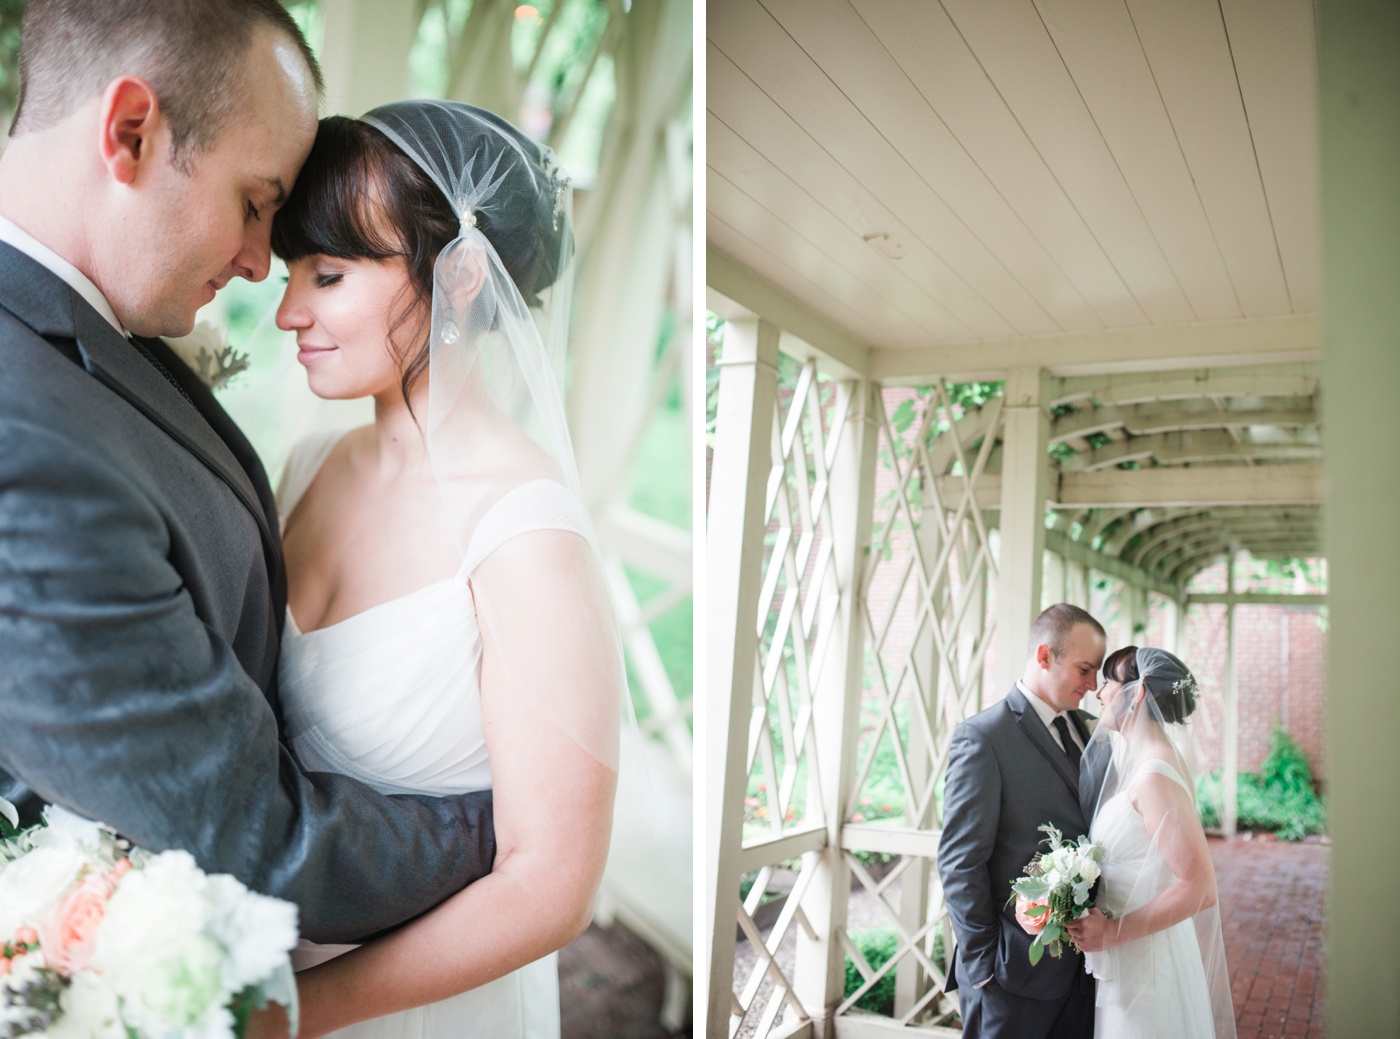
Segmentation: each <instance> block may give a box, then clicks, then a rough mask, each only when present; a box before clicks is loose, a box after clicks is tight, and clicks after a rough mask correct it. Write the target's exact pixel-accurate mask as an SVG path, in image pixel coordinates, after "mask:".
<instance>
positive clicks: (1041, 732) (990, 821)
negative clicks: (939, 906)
mask: <svg viewBox="0 0 1400 1039" xmlns="http://www.w3.org/2000/svg"><path fill="white" fill-rule="evenodd" d="M1073 716H1074V721H1075V725H1076V727H1077V728H1078V729H1079V735H1080V738H1081V739H1082V740H1083V741H1084V743H1085V744H1086V745H1087V744H1088V742H1089V730H1088V727H1087V725H1086V724H1085V719H1086V718H1087V717H1088V716H1087V715H1084V714H1083V712H1079V711H1076V712H1074V715H1073ZM1043 823H1054V824H1055V825H1056V826H1058V827H1059V828H1060V830H1061V831H1062V832H1063V834H1064V836H1065V838H1066V839H1067V840H1073V839H1074V838H1076V837H1078V836H1080V835H1081V834H1085V833H1088V832H1089V831H1088V826H1087V825H1086V821H1085V814H1084V811H1083V809H1082V808H1081V806H1080V801H1079V771H1078V769H1076V768H1075V767H1074V766H1073V765H1072V764H1071V762H1070V759H1069V757H1068V755H1066V754H1065V752H1064V751H1063V750H1061V749H1060V746H1059V744H1057V743H1056V742H1055V739H1054V737H1053V736H1051V735H1050V731H1049V730H1048V729H1047V728H1046V727H1045V724H1044V723H1043V722H1042V721H1041V720H1040V718H1039V716H1038V715H1037V714H1036V713H1035V711H1034V710H1033V709H1032V708H1031V706H1030V704H1028V703H1027V702H1026V698H1025V696H1024V695H1022V693H1021V691H1020V690H1019V689H1016V688H1013V689H1012V690H1011V692H1010V693H1008V694H1007V696H1006V699H1004V700H1002V701H1001V702H1000V703H997V704H993V705H992V706H991V707H988V708H987V709H986V710H985V711H983V712H982V713H980V714H977V715H974V716H973V717H971V718H969V719H968V720H967V721H965V722H963V723H962V724H961V725H959V726H958V727H957V729H956V730H955V731H954V733H953V742H952V746H951V747H950V749H949V751H948V772H947V777H946V779H945V781H944V787H943V835H942V837H941V839H940V840H939V844H938V875H939V878H940V879H941V881H942V883H943V893H944V897H945V899H946V901H947V905H948V914H949V916H950V917H951V918H952V921H953V931H954V933H955V934H956V935H957V939H958V949H957V956H956V960H957V966H956V970H957V977H956V980H957V982H958V984H960V985H964V986H973V985H977V984H978V983H980V982H982V981H984V980H985V979H987V978H995V979H996V983H997V984H998V985H999V986H1001V988H1003V989H1005V990H1006V991H1008V992H1011V993H1014V994H1015V995H1019V996H1025V997H1028V998H1031V999H1041V1000H1050V999H1059V998H1062V997H1063V996H1065V995H1066V993H1068V992H1069V990H1070V986H1071V984H1072V983H1073V982H1074V980H1075V976H1076V974H1077V973H1082V972H1083V970H1084V960H1083V957H1081V956H1077V955H1075V954H1074V953H1073V952H1072V951H1070V950H1066V952H1065V953H1064V955H1062V956H1061V957H1060V958H1059V959H1058V960H1056V959H1051V958H1050V957H1048V956H1047V957H1045V958H1044V959H1042V960H1041V961H1040V963H1039V964H1038V965H1037V966H1035V967H1032V966H1031V961H1030V945H1031V941H1032V940H1033V939H1032V937H1031V936H1030V935H1028V934H1026V932H1025V931H1023V930H1022V929H1021V926H1020V925H1019V924H1018V923H1016V914H1015V907H1014V906H1009V905H1008V904H1007V903H1008V900H1009V899H1010V897H1011V882H1012V881H1013V880H1015V879H1016V878H1017V877H1019V876H1021V875H1022V874H1023V873H1024V871H1025V868H1026V864H1027V863H1028V862H1030V861H1031V859H1032V858H1033V857H1034V856H1035V855H1036V854H1037V853H1038V852H1041V851H1044V850H1045V848H1044V847H1043V846H1042V845H1041V843H1040V842H1041V841H1042V840H1044V839H1045V834H1044V833H1042V832H1040V830H1038V829H1037V827H1039V826H1040V825H1041V824H1043Z"/></svg>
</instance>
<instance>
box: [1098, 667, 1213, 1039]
mask: <svg viewBox="0 0 1400 1039" xmlns="http://www.w3.org/2000/svg"><path fill="white" fill-rule="evenodd" d="M1135 656H1136V662H1137V669H1138V675H1139V677H1138V679H1137V680H1135V681H1132V682H1129V683H1126V684H1125V685H1124V686H1123V687H1122V689H1121V690H1120V691H1119V693H1118V695H1117V696H1116V697H1114V699H1113V701H1112V702H1111V703H1110V704H1109V705H1108V708H1107V709H1106V710H1105V712H1104V716H1103V717H1102V718H1101V719H1100V721H1099V724H1098V725H1097V727H1096V728H1095V730H1094V733H1093V736H1092V737H1091V739H1090V741H1089V746H1088V747H1086V748H1085V755H1084V776H1085V780H1086V787H1085V790H1086V794H1087V796H1086V800H1087V801H1088V803H1090V804H1092V805H1094V811H1093V815H1092V819H1093V822H1092V824H1091V833H1092V835H1093V836H1094V837H1095V839H1096V840H1101V841H1102V842H1103V843H1104V845H1105V848H1106V856H1105V860H1104V863H1103V882H1102V887H1101V889H1100V894H1099V899H1098V904H1099V907H1100V908H1101V909H1103V910H1104V911H1105V913H1106V914H1107V915H1109V916H1110V917H1111V918H1112V919H1110V922H1109V924H1108V926H1109V928H1112V927H1113V926H1114V924H1113V920H1115V919H1116V920H1121V919H1122V918H1123V917H1124V916H1126V915H1127V914H1129V913H1132V912H1134V911H1136V910H1138V909H1141V908H1142V907H1143V906H1145V905H1147V904H1148V903H1149V902H1151V901H1152V900H1153V899H1156V898H1158V897H1159V896H1161V895H1162V893H1163V892H1164V891H1166V890H1167V889H1168V888H1169V887H1171V886H1172V885H1173V884H1174V883H1176V882H1177V878H1176V877H1175V875H1174V874H1173V872H1172V870H1171V868H1170V867H1169V865H1168V861H1169V859H1171V858H1172V855H1173V852H1174V851H1175V850H1176V848H1175V847H1174V845H1177V844H1178V842H1186V841H1191V842H1203V840H1204V835H1203V831H1202V828H1201V822H1200V819H1199V816H1198V815H1197V812H1196V801H1195V787H1196V783H1195V780H1196V773H1195V769H1194V767H1193V766H1194V757H1195V756H1194V753H1193V746H1194V744H1193V741H1192V737H1191V731H1190V725H1189V724H1188V721H1187V719H1188V717H1189V715H1190V714H1191V713H1192V711H1193V710H1194V707H1195V704H1196V700H1197V687H1196V680H1195V678H1194V676H1193V675H1192V674H1191V672H1190V671H1189V670H1188V669H1187V668H1186V666H1185V664H1183V663H1182V662H1181V661H1180V660H1179V659H1178V658H1177V657H1176V656H1174V655H1173V654H1171V653H1168V652H1166V651H1165V650H1161V649H1154V648H1151V647H1142V648H1139V649H1138V650H1137V651H1136V655H1135ZM1152 776H1155V777H1157V781H1158V782H1168V783H1173V784H1176V786H1177V787H1180V788H1181V789H1180V792H1179V794H1177V795H1176V796H1175V800H1176V803H1178V804H1179V807H1178V808H1175V809H1172V810H1170V811H1168V812H1166V813H1165V815H1164V817H1163V818H1162V819H1161V820H1160V822H1157V823H1156V824H1155V825H1154V826H1153V827H1152V828H1151V830H1150V831H1149V829H1148V824H1147V822H1146V820H1145V819H1144V817H1143V816H1142V815H1141V814H1139V813H1138V812H1137V810H1136V809H1135V808H1134V807H1133V803H1132V801H1133V797H1134V793H1135V787H1137V785H1138V784H1141V783H1143V782H1144V781H1147V780H1148V777H1152ZM1093 786H1097V787H1098V790H1097V793H1096V794H1095V793H1094V791H1093V790H1092V787H1093ZM1175 788H1176V787H1173V788H1170V789H1175ZM1085 962H1086V968H1087V969H1088V970H1089V971H1090V972H1091V973H1093V974H1094V975H1095V976H1096V977H1097V978H1098V979H1099V996H1098V1003H1099V1008H1098V1016H1099V1018H1100V1019H1101V1020H1100V1024H1101V1025H1104V1026H1109V1024H1110V1022H1112V1023H1113V1025H1112V1027H1110V1028H1109V1029H1108V1030H1107V1031H1105V1030H1103V1029H1099V1030H1098V1031H1097V1032H1096V1034H1102V1035H1108V1036H1116V1035H1118V1034H1120V1032H1121V1033H1122V1034H1124V1035H1127V1034H1132V1035H1137V1034H1139V1033H1140V1032H1141V1029H1142V1028H1143V1027H1146V1028H1148V1029H1149V1031H1147V1032H1141V1034H1144V1035H1146V1034H1152V1032H1151V1031H1150V1030H1151V1029H1152V1028H1166V1029H1167V1031H1163V1032H1161V1033H1160V1034H1164V1035H1165V1034H1173V1035H1180V1036H1192V1037H1197V1036H1201V1037H1206V1036H1215V1037H1217V1039H1225V1037H1231V1039H1232V1037H1233V1036H1234V1035H1235V1018H1234V1008H1233V1003H1232V1000H1231V997H1230V981H1229V975H1228V972H1227V970H1226V966H1225V944H1224V938H1223V935H1222V932H1221V925H1220V909H1219V906H1218V905H1216V904H1211V905H1206V904H1204V902H1203V903H1202V904H1201V905H1200V906H1199V908H1197V909H1196V910H1195V912H1194V913H1193V914H1192V915H1191V916H1190V917H1189V918H1188V919H1187V920H1185V921H1183V922H1182V923H1180V924H1177V925H1175V926H1174V927H1171V928H1167V929H1166V930H1165V931H1161V932H1158V933H1156V934H1151V935H1147V936H1145V937H1143V938H1139V939H1137V940H1134V941H1130V942H1127V943H1124V944H1122V945H1117V946H1114V947H1112V948H1109V949H1106V950H1104V951H1102V952H1092V953H1087V954H1086V955H1085ZM1168 1022H1170V1024H1168ZM1113 1028H1117V1029H1118V1031H1114V1030H1113Z"/></svg>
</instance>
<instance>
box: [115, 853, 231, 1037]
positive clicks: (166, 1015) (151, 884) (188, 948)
mask: <svg viewBox="0 0 1400 1039" xmlns="http://www.w3.org/2000/svg"><path fill="white" fill-rule="evenodd" d="M207 884H208V878H207V877H205V876H204V874H203V873H201V872H200V870H199V867H198V866H196V865H195V862H194V859H193V857H191V856H190V855H189V854H187V853H186V852H183V851H167V852H163V853H161V854H160V855H157V856H155V857H154V858H152V859H151V861H150V864H149V865H148V866H147V867H146V868H145V869H144V870H140V871H137V872H133V873H130V874H128V875H127V876H126V877H125V878H123V880H122V883H121V885H120V886H119V887H118V888H117V890H116V893H115V894H114V895H113V896H112V900H111V902H109V903H108V905H107V914H106V918H105V919H104V920H103V923H102V928H101V930H100V931H99V932H98V937H97V948H96V950H95V951H94V953H93V957H92V967H93V969H94V970H97V971H100V972H101V973H102V974H103V975H104V976H105V977H106V979H107V981H108V982H109V983H110V984H111V986H112V987H113V988H114V989H115V990H116V991H117V992H118V993H120V994H121V997H122V1000H123V1007H124V1008H125V1013H126V1017H127V1023H128V1024H130V1025H132V1026H133V1027H135V1028H136V1029H137V1030H138V1031H140V1032H143V1033H144V1032H153V1033H158V1032H159V1031H160V1028H159V1027H157V1026H158V1025H164V1026H166V1027H169V1026H175V1027H177V1028H198V1027H200V1026H201V1025H202V1024H203V1023H204V1022H205V1021H206V1019H207V1018H208V1016H209V1015H210V1014H211V1013H212V1012H213V1011H215V1010H217V1009H218V1008H219V1007H221V1006H222V1005H223V1004H224V1003H225V1002H227V1001H228V998H229V996H230V995H231V993H229V992H226V991H225V990H224V988H223V986H222V984H221V979H220V969H221V967H222V963H223V959H224V955H223V950H222V949H220V948H219V946H218V945H217V944H216V943H215V942H214V941H212V940H211V939H210V938H209V937H208V936H207V935H206V934H205V933H204V928H205V925H206V923H207V914H208V902H207V898H206V887H207Z"/></svg>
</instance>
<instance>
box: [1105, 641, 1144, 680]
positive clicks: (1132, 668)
mask: <svg viewBox="0 0 1400 1039" xmlns="http://www.w3.org/2000/svg"><path fill="white" fill-rule="evenodd" d="M1103 674H1104V677H1105V678H1111V679H1113V680H1114V681H1115V682H1136V681H1137V680H1138V666H1137V647H1136V646H1124V647H1123V648H1122V649H1115V650H1114V651H1113V652H1112V653H1110V654H1109V655H1108V657H1107V658H1106V659H1105V660H1104V662H1103Z"/></svg>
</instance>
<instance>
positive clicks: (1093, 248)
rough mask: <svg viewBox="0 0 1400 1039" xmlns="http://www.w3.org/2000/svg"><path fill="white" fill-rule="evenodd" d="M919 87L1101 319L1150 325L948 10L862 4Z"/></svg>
mask: <svg viewBox="0 0 1400 1039" xmlns="http://www.w3.org/2000/svg"><path fill="white" fill-rule="evenodd" d="M852 6H853V7H854V8H855V10H856V12H857V13H858V14H859V15H860V17H861V18H862V19H863V20H864V21H865V23H866V24H867V25H868V26H869V27H870V29H871V31H872V32H874V33H875V35H876V36H877V37H878V38H879V40H880V42H881V43H882V44H883V45H884V47H885V49H886V50H887V51H888V53H889V57H890V58H891V59H893V61H894V62H895V63H896V64H897V65H898V66H899V69H900V71H902V72H903V73H904V75H906V76H908V77H909V80H910V82H911V83H913V85H914V86H915V87H916V88H917V89H918V91H919V93H920V94H921V95H922V97H923V98H924V100H925V101H926V102H927V103H928V105H929V106H931V107H932V109H933V110H934V111H935V112H936V113H937V115H938V118H939V119H940V120H941V121H942V123H943V124H944V125H945V126H946V127H947V128H948V130H949V131H950V132H951V134H952V135H953V137H954V138H955V139H956V140H957V142H958V144H959V145H960V146H961V147H962V148H964V149H966V151H967V153H968V155H970V156H971V157H972V159H973V160H974V161H975V162H976V163H977V165H978V167H979V168H980V169H981V170H982V171H983V173H984V174H985V175H986V177H987V178H988V180H990V181H991V183H993V184H994V185H995V186H996V188H997V190H998V191H999V192H1000V193H1001V195H1002V196H1003V197H1004V198H1005V199H1006V201H1007V204H1008V205H1009V206H1010V207H1011V208H1012V209H1014V210H1015V212H1016V214H1017V216H1018V217H1019V218H1020V219H1021V220H1022V221H1024V223H1025V225H1026V227H1027V228H1028V229H1029V230H1030V232H1031V233H1032V234H1033V235H1034V236H1035V238H1036V240H1037V241H1038V242H1039V243H1040V245H1041V246H1043V247H1044V249H1045V250H1046V251H1047V252H1048V253H1049V255H1050V256H1051V257H1052V258H1053V260H1054V262H1055V263H1056V264H1057V265H1058V266H1059V267H1060V268H1061V269H1062V270H1063V271H1064V272H1065V275H1066V276H1067V277H1068V278H1069V280H1070V281H1071V282H1073V283H1074V286H1075V288H1076V290H1077V291H1078V293H1079V295H1080V296H1081V297H1083V299H1084V300H1085V301H1086V303H1087V304H1088V306H1089V307H1091V308H1092V309H1093V312H1094V313H1095V314H1096V315H1097V316H1098V318H1099V319H1100V320H1098V321H1096V322H1094V323H1093V326H1092V327H1098V326H1099V325H1107V326H1108V327H1111V328H1118V327H1129V326H1133V325H1143V324H1147V323H1148V321H1147V315H1146V314H1145V313H1144V312H1143V310H1142V308H1141V307H1140V306H1139V305H1138V303H1137V301H1136V300H1135V299H1134V298H1133V296H1132V293H1130V292H1129V291H1128V287H1127V285H1126V284H1125V283H1124V281H1123V278H1122V276H1121V275H1120V274H1119V273H1118V271H1117V269H1116V268H1115V267H1114V266H1113V263H1112V261H1111V260H1110V259H1109V257H1108V255H1107V254H1106V253H1105V251H1104V248H1103V246H1102V245H1101V244H1100V243H1099V242H1098V240H1097V239H1096V238H1095V237H1094V234H1093V232H1092V231H1091V230H1090V228H1089V227H1088V225H1087V224H1085V222H1084V218H1083V217H1082V216H1080V214H1079V212H1078V210H1077V209H1076V208H1075V206H1074V203H1073V201H1072V200H1071V199H1070V198H1069V196H1068V195H1067V194H1066V193H1065V190H1064V188H1063V187H1062V186H1061V185H1060V183H1059V182H1058V181H1057V180H1056V179H1055V175H1054V174H1053V173H1052V172H1051V170H1050V168H1049V167H1048V166H1046V164H1045V160H1044V159H1043V158H1042V157H1041V156H1040V154H1039V153H1038V152H1037V151H1036V148H1035V145H1034V144H1033V143H1032V142H1031V140H1030V138H1029V137H1027V136H1026V133H1025V131H1024V130H1023V129H1022V127H1021V125H1020V123H1019V122H1017V119H1016V115H1015V114H1014V113H1013V112H1012V111H1011V110H1010V109H1009V108H1008V107H1007V105H1006V102H1005V100H1004V99H1003V98H1002V96H1001V95H1000V94H999V93H998V92H997V89H996V86H995V84H993V83H992V81H991V80H990V79H989V78H988V77H987V76H986V74H985V73H984V72H983V70H982V67H981V66H980V65H979V64H978V63H977V59H976V57H975V56H974V55H973V54H972V52H971V50H969V49H968V46H967V43H966V41H965V40H964V39H963V38H962V36H961V35H960V34H959V33H958V31H957V29H956V27H955V26H954V25H953V23H952V22H951V21H950V20H949V18H948V15H947V12H945V11H944V10H943V8H942V7H941V6H939V5H938V4H911V3H908V2H907V0H852Z"/></svg>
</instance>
